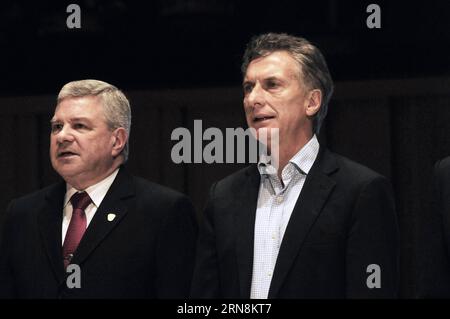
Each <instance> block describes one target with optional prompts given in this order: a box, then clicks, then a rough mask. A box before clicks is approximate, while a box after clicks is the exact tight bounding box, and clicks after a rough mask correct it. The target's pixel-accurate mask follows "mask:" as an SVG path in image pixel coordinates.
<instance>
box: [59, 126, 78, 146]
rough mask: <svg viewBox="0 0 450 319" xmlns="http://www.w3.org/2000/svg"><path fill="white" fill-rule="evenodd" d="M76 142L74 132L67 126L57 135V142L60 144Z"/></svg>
mask: <svg viewBox="0 0 450 319" xmlns="http://www.w3.org/2000/svg"><path fill="white" fill-rule="evenodd" d="M73 140H74V137H73V133H72V130H71V129H70V127H67V126H66V125H65V126H64V127H63V128H62V129H61V130H60V131H59V132H58V133H57V134H56V141H57V142H58V143H59V144H62V143H64V142H72V141H73Z"/></svg>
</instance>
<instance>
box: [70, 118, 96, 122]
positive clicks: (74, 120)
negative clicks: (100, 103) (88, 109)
mask: <svg viewBox="0 0 450 319" xmlns="http://www.w3.org/2000/svg"><path fill="white" fill-rule="evenodd" d="M76 121H86V122H90V121H91V120H89V119H88V118H87V117H73V118H71V119H70V120H69V122H76Z"/></svg>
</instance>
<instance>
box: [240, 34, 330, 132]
mask: <svg viewBox="0 0 450 319" xmlns="http://www.w3.org/2000/svg"><path fill="white" fill-rule="evenodd" d="M276 51H286V52H287V53H289V54H290V55H291V56H292V58H293V59H294V60H295V61H297V63H298V64H299V66H300V73H301V74H300V77H299V79H303V81H304V83H305V84H306V85H308V86H309V87H310V88H311V89H319V90H320V91H321V92H322V104H321V105H320V109H319V111H318V112H317V114H316V116H315V117H314V119H313V132H314V133H316V134H318V133H319V131H320V127H321V126H322V123H323V120H324V119H325V117H326V115H327V112H328V102H329V101H330V99H331V95H332V94H333V86H334V85H333V80H332V78H331V75H330V71H329V70H328V66H327V63H326V61H325V58H324V57H323V55H322V53H321V52H320V51H319V49H318V48H317V47H315V46H314V45H313V44H311V43H310V42H309V41H308V40H306V39H304V38H301V37H295V36H292V35H288V34H286V33H266V34H261V35H258V36H255V37H253V38H252V39H251V40H250V42H249V43H248V44H247V48H246V50H245V53H244V57H243V61H242V66H241V71H242V74H243V76H245V74H246V72H247V68H248V65H249V64H250V62H252V61H253V60H254V59H257V58H259V57H264V56H267V55H269V54H271V53H273V52H276Z"/></svg>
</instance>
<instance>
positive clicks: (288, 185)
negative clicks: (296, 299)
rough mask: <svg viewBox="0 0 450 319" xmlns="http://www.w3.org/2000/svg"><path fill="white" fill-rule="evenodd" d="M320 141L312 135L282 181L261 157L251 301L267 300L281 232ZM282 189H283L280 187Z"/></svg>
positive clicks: (282, 232)
mask: <svg viewBox="0 0 450 319" xmlns="http://www.w3.org/2000/svg"><path fill="white" fill-rule="evenodd" d="M318 153H319V141H318V140H317V137H316V135H314V136H313V137H312V138H311V139H310V140H309V142H308V143H307V144H306V145H305V146H303V148H302V149H301V150H300V151H298V153H297V154H295V155H294V156H293V157H292V158H291V159H290V161H289V163H288V164H287V165H286V166H285V167H284V168H283V171H282V173H281V178H282V180H283V183H281V181H280V180H279V178H278V176H277V171H276V169H275V168H274V167H273V166H271V165H270V164H267V162H266V158H265V157H261V159H260V161H259V162H258V170H259V173H260V174H261V182H260V186H259V194H258V205H257V208H256V219H255V242H254V255H253V276H252V286H251V292H250V298H252V299H266V298H267V296H268V294H269V288H270V283H271V281H272V276H273V271H274V268H275V263H276V261H277V256H278V252H279V250H280V246H281V241H282V240H283V236H284V232H285V230H286V227H287V225H288V223H289V219H290V218H291V214H292V211H293V209H294V206H295V204H296V202H297V199H298V197H299V195H300V192H301V191H302V188H303V184H304V183H305V180H306V176H307V174H308V173H309V170H310V169H311V167H312V165H313V164H314V161H315V160H316V157H317V154H318ZM283 185H284V187H283Z"/></svg>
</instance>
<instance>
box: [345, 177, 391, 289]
mask: <svg viewBox="0 0 450 319" xmlns="http://www.w3.org/2000/svg"><path fill="white" fill-rule="evenodd" d="M398 251H399V234H398V226H397V216H396V212H395V203H394V198H393V195H392V190H391V187H390V185H389V183H388V181H387V180H386V179H385V178H384V177H378V178H375V179H373V180H371V181H369V182H368V183H366V184H365V185H364V186H363V187H362V188H361V191H360V193H359V196H358V198H357V200H356V203H355V206H354V210H353V213H352V220H351V224H350V231H349V233H348V237H347V254H346V269H347V271H346V272H347V277H346V295H347V297H348V298H396V297H397V295H398Z"/></svg>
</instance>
